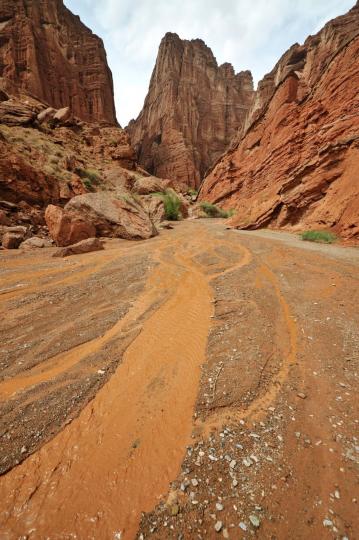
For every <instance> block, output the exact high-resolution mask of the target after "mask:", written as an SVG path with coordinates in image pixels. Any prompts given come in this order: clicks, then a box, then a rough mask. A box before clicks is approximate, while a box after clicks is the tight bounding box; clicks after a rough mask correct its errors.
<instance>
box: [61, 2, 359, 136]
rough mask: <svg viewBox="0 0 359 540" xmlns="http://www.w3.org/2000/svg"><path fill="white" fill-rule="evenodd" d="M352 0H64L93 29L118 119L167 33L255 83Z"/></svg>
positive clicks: (134, 98)
mask: <svg viewBox="0 0 359 540" xmlns="http://www.w3.org/2000/svg"><path fill="white" fill-rule="evenodd" d="M355 1H356V0H101V1H99V2H98V1H94V0H65V1H64V3H65V5H66V6H67V7H68V8H69V9H71V11H72V12H73V13H75V14H76V15H80V17H81V20H82V21H83V22H84V23H85V24H86V26H88V27H89V28H91V30H92V31H93V32H95V33H96V34H97V35H99V36H100V37H101V38H102V39H103V41H104V43H105V47H106V52H107V58H108V63H109V66H110V68H111V70H112V74H113V79H114V87H115V100H116V110H117V118H118V120H119V122H120V124H121V125H122V126H123V127H125V126H126V125H127V124H128V122H129V121H130V120H131V118H136V117H137V116H138V114H139V113H140V111H141V109H142V105H143V102H144V99H145V97H146V94H147V90H148V85H149V82H150V77H151V73H152V70H153V67H154V65H155V61H156V56H157V51H158V46H159V44H160V41H161V39H162V37H163V36H164V35H165V33H166V32H176V33H177V34H178V35H179V36H180V37H181V38H182V39H196V38H201V39H203V40H204V41H205V42H206V44H207V45H208V46H209V47H211V49H212V51H213V54H214V56H215V57H216V59H217V62H218V64H222V63H224V62H230V63H231V64H232V65H233V67H234V69H235V71H236V72H238V71H242V70H245V69H250V70H251V71H252V74H253V78H254V81H255V84H257V82H258V81H259V80H260V79H261V78H262V77H263V75H265V74H266V73H268V72H269V71H271V69H272V68H273V67H274V65H275V64H276V62H277V61H278V60H279V58H280V56H281V55H282V54H283V53H284V52H285V51H286V50H287V49H288V48H289V47H290V46H291V45H292V44H293V43H296V42H298V43H303V41H304V40H305V39H306V37H307V36H308V35H310V34H315V33H316V32H317V31H318V30H320V28H321V27H322V26H323V25H324V24H325V23H326V22H327V21H328V20H330V19H332V18H334V17H336V16H337V15H341V14H343V13H345V12H346V11H348V10H349V9H350V8H351V7H353V5H354V4H355Z"/></svg>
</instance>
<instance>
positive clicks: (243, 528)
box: [239, 521, 247, 531]
mask: <svg viewBox="0 0 359 540" xmlns="http://www.w3.org/2000/svg"><path fill="white" fill-rule="evenodd" d="M239 528H240V529H242V531H246V530H247V525H246V524H245V523H243V521H241V522H240V524H239Z"/></svg>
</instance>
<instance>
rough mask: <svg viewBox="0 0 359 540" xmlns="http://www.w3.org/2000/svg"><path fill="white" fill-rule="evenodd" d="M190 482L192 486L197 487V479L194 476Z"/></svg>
mask: <svg viewBox="0 0 359 540" xmlns="http://www.w3.org/2000/svg"><path fill="white" fill-rule="evenodd" d="M191 484H192V486H193V487H197V486H198V480H197V479H196V478H192V480H191Z"/></svg>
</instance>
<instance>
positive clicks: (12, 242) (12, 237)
mask: <svg viewBox="0 0 359 540" xmlns="http://www.w3.org/2000/svg"><path fill="white" fill-rule="evenodd" d="M26 233H27V228H26V227H22V226H21V225H18V226H15V227H2V228H1V230H0V235H1V243H2V247H3V248H5V249H17V248H18V247H19V245H20V244H21V242H22V241H23V240H24V238H25V236H26Z"/></svg>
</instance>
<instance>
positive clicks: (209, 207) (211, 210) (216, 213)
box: [200, 201, 234, 218]
mask: <svg viewBox="0 0 359 540" xmlns="http://www.w3.org/2000/svg"><path fill="white" fill-rule="evenodd" d="M200 206H201V208H202V210H203V212H204V213H205V214H207V216H208V217H210V218H229V217H231V216H233V214H234V210H229V211H226V210H222V208H219V207H218V206H216V205H215V204H211V203H208V202H205V201H203V202H201V204H200Z"/></svg>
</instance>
